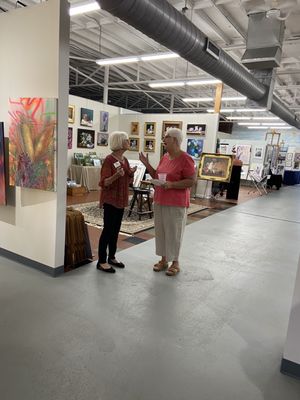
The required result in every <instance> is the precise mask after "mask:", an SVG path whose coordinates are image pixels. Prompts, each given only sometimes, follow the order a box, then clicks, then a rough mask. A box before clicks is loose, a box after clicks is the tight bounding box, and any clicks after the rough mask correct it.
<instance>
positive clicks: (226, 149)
mask: <svg viewBox="0 0 300 400" xmlns="http://www.w3.org/2000/svg"><path fill="white" fill-rule="evenodd" d="M228 153H229V144H228V143H221V144H220V154H228Z"/></svg>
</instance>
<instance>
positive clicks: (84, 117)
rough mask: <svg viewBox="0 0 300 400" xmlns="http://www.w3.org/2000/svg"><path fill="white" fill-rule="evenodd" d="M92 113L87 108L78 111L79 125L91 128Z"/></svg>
mask: <svg viewBox="0 0 300 400" xmlns="http://www.w3.org/2000/svg"><path fill="white" fill-rule="evenodd" d="M93 119H94V111H93V110H89V109H88V108H81V109H80V125H82V126H93Z"/></svg>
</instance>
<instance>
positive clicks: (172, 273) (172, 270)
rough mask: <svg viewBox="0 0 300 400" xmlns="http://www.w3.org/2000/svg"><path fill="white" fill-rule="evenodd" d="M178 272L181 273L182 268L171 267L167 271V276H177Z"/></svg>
mask: <svg viewBox="0 0 300 400" xmlns="http://www.w3.org/2000/svg"><path fill="white" fill-rule="evenodd" d="M178 272H180V268H179V267H176V266H175V265H171V266H170V267H169V268H168V269H167V271H166V275H168V276H175V275H177V274H178Z"/></svg>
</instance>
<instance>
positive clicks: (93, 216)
mask: <svg viewBox="0 0 300 400" xmlns="http://www.w3.org/2000/svg"><path fill="white" fill-rule="evenodd" d="M72 208H74V209H75V210H78V211H80V212H82V214H83V216H84V220H85V222H86V223H87V224H89V225H92V226H95V227H96V228H102V227H103V209H102V208H99V202H98V201H94V202H92V203H84V204H75V205H73V206H72ZM207 208H208V207H203V206H200V205H198V204H191V205H190V207H189V209H188V215H190V214H194V213H196V212H199V211H202V210H205V209H207ZM153 226H154V221H153V218H149V217H148V216H142V219H141V221H139V219H138V215H137V214H136V213H135V212H132V214H131V216H130V217H128V210H127V209H125V212H124V218H123V221H122V225H121V232H122V233H126V234H129V235H133V234H135V233H138V232H142V231H145V230H146V229H150V228H153Z"/></svg>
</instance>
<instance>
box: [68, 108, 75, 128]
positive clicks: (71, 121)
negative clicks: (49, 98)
mask: <svg viewBox="0 0 300 400" xmlns="http://www.w3.org/2000/svg"><path fill="white" fill-rule="evenodd" d="M74 121H75V106H69V107H68V123H69V124H74Z"/></svg>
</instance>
